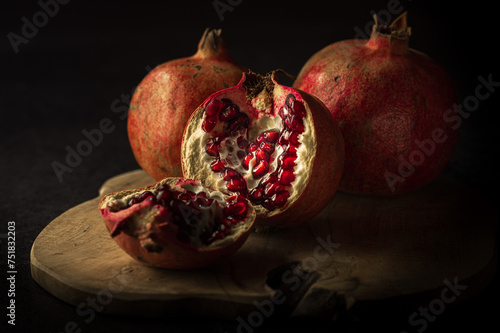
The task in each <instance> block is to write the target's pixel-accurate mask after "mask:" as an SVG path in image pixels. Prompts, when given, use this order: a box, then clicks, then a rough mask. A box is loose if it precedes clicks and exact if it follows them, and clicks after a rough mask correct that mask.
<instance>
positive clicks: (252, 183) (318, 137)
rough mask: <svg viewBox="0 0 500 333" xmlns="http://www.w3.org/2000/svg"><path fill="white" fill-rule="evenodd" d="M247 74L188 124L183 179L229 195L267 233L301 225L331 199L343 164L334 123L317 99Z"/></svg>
mask: <svg viewBox="0 0 500 333" xmlns="http://www.w3.org/2000/svg"><path fill="white" fill-rule="evenodd" d="M279 72H280V71H275V72H272V73H270V74H269V75H266V76H262V75H259V74H256V73H252V72H248V73H245V74H243V77H242V79H241V81H240V82H239V83H238V84H237V85H236V86H235V87H232V88H229V89H224V90H221V91H219V92H216V93H214V94H212V95H211V96H210V97H209V98H208V99H206V100H205V101H204V102H203V103H202V104H201V105H200V107H199V108H197V109H196V111H195V112H194V113H193V115H192V116H191V118H190V119H189V121H188V124H187V126H186V130H185V133H184V139H183V142H182V150H181V153H182V168H183V172H184V177H187V178H196V179H202V180H203V181H204V183H205V184H206V185H207V186H209V187H212V188H215V189H217V190H220V191H221V192H228V191H229V192H235V193H238V194H239V195H241V196H244V197H246V198H248V199H249V200H250V202H251V203H252V204H253V205H254V208H255V211H256V213H257V218H258V221H259V222H261V223H266V225H267V226H291V225H297V224H300V223H303V222H306V221H307V220H309V219H310V218H312V217H313V216H315V215H316V214H317V213H319V212H320V211H321V210H322V209H323V208H324V207H325V206H326V204H327V203H328V202H329V201H330V200H331V199H332V198H333V196H334V194H335V192H336V190H337V187H338V183H339V181H340V176H341V174H342V168H343V161H344V142H343V140H342V135H341V134H340V130H339V128H338V126H337V123H336V122H335V120H334V119H333V117H332V116H331V114H330V112H329V111H328V109H327V108H326V107H325V106H324V105H323V103H322V102H321V101H319V100H318V99H317V98H316V97H313V96H311V95H309V94H307V93H304V92H302V91H300V90H297V89H293V88H291V87H286V86H283V85H280V84H279V83H278V81H277V74H278V73H279Z"/></svg>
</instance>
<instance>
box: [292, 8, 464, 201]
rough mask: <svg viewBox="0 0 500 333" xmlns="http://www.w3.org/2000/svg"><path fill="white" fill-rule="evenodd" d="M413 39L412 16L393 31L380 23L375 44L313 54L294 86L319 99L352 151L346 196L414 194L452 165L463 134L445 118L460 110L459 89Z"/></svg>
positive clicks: (353, 43)
mask: <svg viewBox="0 0 500 333" xmlns="http://www.w3.org/2000/svg"><path fill="white" fill-rule="evenodd" d="M375 20H376V18H375ZM409 39H410V28H409V27H407V20H406V13H404V14H402V15H401V16H400V17H398V18H397V19H396V20H395V21H394V22H393V23H392V24H391V25H390V26H384V25H380V24H378V23H376V24H375V26H374V27H373V30H372V34H371V37H370V39H369V40H368V41H364V40H345V41H340V42H337V43H334V44H331V45H329V46H327V47H325V48H324V49H322V50H321V51H319V52H318V53H316V54H315V55H313V56H312V57H311V58H310V59H309V60H308V61H307V63H306V64H305V65H304V67H303V68H302V70H301V71H300V73H299V75H298V77H297V79H296V81H295V83H294V85H293V86H294V87H296V88H298V89H302V90H304V91H306V92H308V93H310V94H313V95H315V96H317V97H318V98H320V99H321V100H322V101H323V102H324V103H325V105H326V106H327V107H328V108H329V109H330V111H331V113H332V114H333V116H334V118H335V119H336V120H338V122H339V125H340V128H341V130H342V134H343V137H344V140H345V145H346V164H345V169H344V174H343V176H342V179H341V183H340V190H342V191H345V192H350V193H355V194H364V195H392V194H399V193H404V192H407V191H411V190H414V189H416V188H419V187H421V186H423V185H424V184H426V183H428V182H430V181H431V180H433V179H434V178H436V177H437V176H438V175H439V174H440V173H441V172H442V171H443V170H444V168H445V166H446V165H447V163H448V161H449V160H450V158H451V155H452V153H453V151H454V148H455V146H456V142H457V139H458V133H457V131H455V130H454V129H453V128H452V124H451V123H450V122H446V119H444V117H443V116H444V114H445V111H446V110H449V109H451V108H452V107H453V105H454V103H457V94H456V91H455V88H454V85H453V82H452V80H451V79H450V77H449V76H448V74H447V73H446V72H445V70H444V69H443V68H442V67H440V66H439V65H438V64H437V63H436V62H435V61H433V60H432V59H431V58H430V57H428V56H427V55H425V54H423V53H420V52H418V51H415V50H413V49H410V48H409V46H408V43H409Z"/></svg>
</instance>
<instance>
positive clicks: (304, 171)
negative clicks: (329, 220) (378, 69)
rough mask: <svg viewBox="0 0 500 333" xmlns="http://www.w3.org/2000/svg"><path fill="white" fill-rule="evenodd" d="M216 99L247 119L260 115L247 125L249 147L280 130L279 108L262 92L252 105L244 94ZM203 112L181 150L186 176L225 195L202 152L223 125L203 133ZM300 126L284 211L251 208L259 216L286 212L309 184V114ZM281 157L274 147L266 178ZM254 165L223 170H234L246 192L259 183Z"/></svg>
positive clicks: (311, 129)
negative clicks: (234, 107)
mask: <svg viewBox="0 0 500 333" xmlns="http://www.w3.org/2000/svg"><path fill="white" fill-rule="evenodd" d="M280 89H281V88H280V86H276V88H275V91H274V93H275V94H276V93H277V91H278V93H279V92H281V91H280ZM295 97H296V99H297V100H298V101H301V102H303V103H304V106H305V107H306V110H307V109H308V106H307V104H306V103H305V102H304V101H303V100H302V99H301V97H300V95H299V94H295ZM217 98H218V99H222V98H228V99H230V100H231V101H232V103H233V104H236V105H238V106H239V108H240V111H242V112H245V113H246V114H247V115H251V114H255V112H258V114H259V115H258V116H257V117H255V116H253V117H252V116H250V119H251V123H250V125H249V138H248V141H249V143H251V142H255V140H256V137H257V135H258V134H260V133H262V132H264V131H267V130H272V129H278V130H279V131H280V130H281V129H282V119H281V117H280V116H279V115H278V111H279V108H280V107H281V106H282V105H272V103H270V102H269V101H272V99H270V98H269V96H268V93H267V92H265V91H262V92H261V93H260V94H257V97H256V98H254V99H252V100H251V101H247V100H246V95H245V94H244V93H243V92H242V93H241V94H236V93H233V94H227V96H226V95H225V94H224V93H221V94H220V95H219V96H217ZM204 111H205V109H204V107H203V106H202V107H200V108H199V109H198V110H197V111H195V113H194V115H193V118H192V119H191V121H190V123H189V125H188V127H187V128H186V132H185V135H184V141H183V147H182V149H183V167H184V171H185V176H187V177H196V178H199V179H204V180H205V184H206V185H207V186H210V187H213V188H215V189H217V190H219V191H221V192H227V191H228V189H227V182H226V181H224V180H223V179H222V178H221V177H220V176H219V174H218V173H217V172H214V171H212V170H211V167H210V164H211V163H212V162H213V161H214V160H215V157H213V156H210V155H209V154H207V153H206V152H205V148H206V142H207V139H209V138H213V137H215V136H216V135H217V134H218V133H221V132H222V128H223V125H224V124H223V123H222V122H218V123H217V125H216V127H215V129H214V130H213V131H212V132H210V133H206V132H205V131H203V130H202V128H201V124H202V122H203V117H204ZM275 115H276V116H275ZM255 118H257V119H255ZM303 124H304V131H303V132H302V134H300V135H299V137H298V139H299V142H300V145H299V146H298V149H297V158H296V160H295V163H296V166H295V167H294V174H295V180H294V181H293V182H292V183H291V185H290V186H288V187H287V188H286V190H287V191H288V192H289V194H290V197H289V198H288V200H287V204H286V205H285V206H284V207H282V208H279V209H276V210H274V211H271V212H267V210H266V209H265V208H263V207H262V206H260V205H256V206H254V208H255V210H256V212H257V213H258V214H267V215H268V216H272V215H274V214H278V213H279V212H280V211H283V210H285V209H286V208H287V206H288V205H289V204H290V203H291V202H294V201H295V200H296V199H297V197H298V196H299V195H300V194H301V192H302V190H303V189H304V188H305V187H306V186H307V184H308V180H309V178H310V175H311V170H312V163H313V160H314V155H315V150H316V138H315V133H314V126H313V125H312V119H311V116H310V112H309V111H308V112H307V116H306V117H304V118H303ZM223 142H224V141H223ZM308 147H309V149H308ZM282 153H283V148H282V147H281V145H279V144H278V143H276V145H275V151H274V152H273V154H272V155H271V162H270V164H269V172H268V173H267V174H270V173H272V172H273V171H275V170H276V168H277V166H278V157H279V156H280V155H281V154H282ZM226 154H227V152H222V153H221V155H220V158H221V160H223V159H224V158H225V157H226ZM187 156H189V159H188V160H186V157H187ZM193 159H199V161H198V162H193ZM256 161H257V159H256V158H255V157H254V158H253V159H252V160H251V162H250V164H249V168H248V170H245V169H244V168H243V167H241V166H232V165H226V167H231V168H233V169H235V170H236V171H238V172H239V173H240V174H241V175H242V176H243V177H244V179H245V180H246V182H247V187H248V190H249V191H251V190H252V189H253V188H255V187H257V185H258V183H259V182H260V180H261V179H262V178H258V179H254V177H253V175H252V169H253V166H254V165H255V163H256ZM264 177H265V176H264Z"/></svg>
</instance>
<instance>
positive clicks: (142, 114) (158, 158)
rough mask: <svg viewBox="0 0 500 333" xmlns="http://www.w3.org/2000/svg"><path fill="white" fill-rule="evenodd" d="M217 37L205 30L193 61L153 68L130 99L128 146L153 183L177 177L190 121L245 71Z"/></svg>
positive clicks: (218, 36) (177, 60)
mask: <svg viewBox="0 0 500 333" xmlns="http://www.w3.org/2000/svg"><path fill="white" fill-rule="evenodd" d="M221 34H222V33H221V30H212V29H207V30H205V33H204V34H203V37H202V38H201V41H200V42H199V45H198V51H197V52H196V54H195V55H193V56H191V57H187V58H180V59H175V60H171V61H168V62H165V63H163V64H161V65H159V66H157V67H156V68H154V69H153V70H152V71H151V72H149V73H148V75H147V76H146V77H145V78H144V79H143V80H142V82H141V83H140V84H139V86H138V87H137V89H136V90H135V92H134V94H133V96H132V100H131V103H130V110H129V114H128V124H127V126H128V136H129V141H130V145H131V148H132V151H133V153H134V155H135V158H136V160H137V163H138V164H139V165H140V166H141V168H142V169H144V170H145V171H146V172H147V173H148V174H149V175H150V176H151V177H153V178H154V179H156V180H160V179H163V178H165V177H173V176H182V168H181V161H180V159H181V152H180V146H181V140H182V133H183V131H184V127H185V126H186V122H187V120H188V118H189V116H190V115H191V113H192V112H193V111H194V110H195V109H196V108H197V107H198V106H199V105H200V104H201V103H202V102H203V101H204V100H205V99H206V98H207V97H208V96H210V94H212V93H214V92H216V91H218V90H221V89H224V88H228V87H232V86H234V85H235V84H236V83H237V82H238V81H239V79H240V78H241V74H242V72H244V71H245V70H246V69H245V68H243V67H241V66H239V65H238V64H237V63H236V62H235V61H234V60H233V59H232V58H231V56H230V55H229V53H228V51H227V49H226V47H225V45H224V42H223V39H222V36H221Z"/></svg>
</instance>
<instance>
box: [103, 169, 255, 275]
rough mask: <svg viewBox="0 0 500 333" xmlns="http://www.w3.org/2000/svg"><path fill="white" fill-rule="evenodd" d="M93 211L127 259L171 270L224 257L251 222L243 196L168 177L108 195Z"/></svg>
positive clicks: (251, 212)
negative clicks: (95, 211)
mask: <svg viewBox="0 0 500 333" xmlns="http://www.w3.org/2000/svg"><path fill="white" fill-rule="evenodd" d="M99 210H100V212H101V214H102V217H103V219H104V223H105V224H106V227H107V228H108V230H109V232H110V234H111V237H113V239H114V240H115V241H116V243H117V244H118V245H119V246H120V247H121V248H122V249H123V250H124V251H125V252H127V253H128V254H129V255H130V256H131V257H132V258H134V259H136V260H138V261H139V262H141V263H144V264H148V265H151V266H158V267H164V268H172V269H193V268H201V267H206V266H209V265H212V264H214V263H216V262H218V261H220V260H222V259H224V258H226V257H228V256H230V255H231V254H232V253H234V252H236V251H237V250H238V249H239V248H240V247H241V246H242V245H243V243H244V242H245V240H246V239H247V238H248V236H249V234H250V231H251V229H252V226H253V223H254V221H255V210H254V209H253V207H252V205H251V204H250V202H249V201H248V200H247V199H246V198H245V197H243V196H241V195H239V194H224V193H221V192H219V191H214V190H212V189H209V188H207V187H205V186H203V185H202V184H201V182H200V181H195V180H189V179H183V178H173V177H169V178H165V179H163V180H161V181H159V182H157V183H156V184H153V185H150V186H147V187H143V188H139V189H134V190H127V191H120V192H114V193H110V194H108V195H106V196H104V197H103V198H102V199H101V201H100V202H99Z"/></svg>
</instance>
